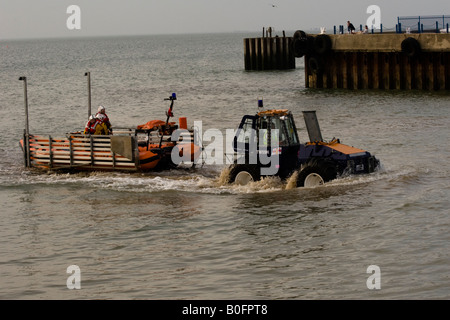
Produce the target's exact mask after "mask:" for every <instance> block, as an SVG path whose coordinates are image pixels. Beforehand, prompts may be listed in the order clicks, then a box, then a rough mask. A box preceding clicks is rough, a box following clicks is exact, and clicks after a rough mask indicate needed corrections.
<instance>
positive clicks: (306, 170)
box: [228, 109, 379, 187]
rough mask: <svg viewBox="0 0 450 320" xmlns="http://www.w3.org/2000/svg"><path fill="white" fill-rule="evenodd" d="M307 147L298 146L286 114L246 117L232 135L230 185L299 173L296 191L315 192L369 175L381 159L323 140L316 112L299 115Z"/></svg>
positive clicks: (284, 111)
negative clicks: (348, 176) (336, 181)
mask: <svg viewBox="0 0 450 320" xmlns="http://www.w3.org/2000/svg"><path fill="white" fill-rule="evenodd" d="M303 117H304V120H305V124H306V128H307V131H308V135H309V140H310V142H306V143H301V142H300V139H299V137H298V133H297V127H296V125H295V121H294V117H293V115H292V113H291V112H290V111H289V110H287V109H280V110H265V111H260V112H258V113H257V114H256V115H245V116H244V117H243V118H242V120H241V123H240V125H239V128H238V130H237V131H236V134H235V136H234V140H233V149H234V152H235V153H236V155H237V157H236V158H235V159H236V160H235V161H234V163H233V164H232V165H231V166H230V173H229V178H228V182H229V183H236V184H239V185H245V184H247V183H249V182H251V181H257V180H260V179H261V178H262V177H265V176H278V177H280V178H281V179H282V180H286V179H287V178H289V177H291V176H292V175H293V173H294V172H298V174H297V187H315V186H319V185H322V184H324V183H326V182H328V181H331V180H334V179H336V178H338V177H340V176H343V175H346V174H363V173H366V174H367V173H372V172H374V171H375V170H376V169H377V168H378V166H379V160H378V159H376V158H375V157H374V156H372V155H371V154H370V153H369V152H368V151H365V150H362V149H358V148H355V147H351V146H348V145H345V144H342V143H341V142H340V140H339V139H335V138H333V139H332V140H331V141H329V142H326V141H324V140H323V138H322V134H321V131H320V127H319V123H318V120H317V117H316V112H315V111H303Z"/></svg>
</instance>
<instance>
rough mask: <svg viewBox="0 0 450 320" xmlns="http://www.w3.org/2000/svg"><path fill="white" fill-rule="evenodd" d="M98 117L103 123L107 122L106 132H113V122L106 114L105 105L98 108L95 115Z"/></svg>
mask: <svg viewBox="0 0 450 320" xmlns="http://www.w3.org/2000/svg"><path fill="white" fill-rule="evenodd" d="M95 116H96V117H97V119H99V120H100V121H101V122H102V123H103V124H105V126H106V129H107V131H106V132H107V133H106V134H112V126H111V122H110V121H109V117H108V116H107V115H106V110H105V107H104V106H99V107H98V110H97V114H96V115H95Z"/></svg>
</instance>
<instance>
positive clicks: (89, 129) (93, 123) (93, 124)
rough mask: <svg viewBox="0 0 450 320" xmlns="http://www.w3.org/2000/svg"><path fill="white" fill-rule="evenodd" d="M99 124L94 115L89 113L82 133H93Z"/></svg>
mask: <svg viewBox="0 0 450 320" xmlns="http://www.w3.org/2000/svg"><path fill="white" fill-rule="evenodd" d="M98 124H99V121H98V119H97V118H96V117H95V115H93V114H92V115H90V116H89V120H88V122H87V123H86V126H85V128H84V131H83V133H84V134H95V133H96V130H97V126H98Z"/></svg>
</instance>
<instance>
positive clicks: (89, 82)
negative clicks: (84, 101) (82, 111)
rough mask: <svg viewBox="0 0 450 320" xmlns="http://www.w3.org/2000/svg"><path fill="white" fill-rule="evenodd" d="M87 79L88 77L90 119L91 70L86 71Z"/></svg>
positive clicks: (89, 113) (89, 111) (89, 110)
mask: <svg viewBox="0 0 450 320" xmlns="http://www.w3.org/2000/svg"><path fill="white" fill-rule="evenodd" d="M84 75H85V76H86V77H87V79H88V119H89V117H90V115H91V114H92V113H91V112H92V111H91V73H90V72H86V73H85V74H84Z"/></svg>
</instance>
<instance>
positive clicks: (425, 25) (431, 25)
mask: <svg viewBox="0 0 450 320" xmlns="http://www.w3.org/2000/svg"><path fill="white" fill-rule="evenodd" d="M449 24H450V15H438V16H408V17H398V18H397V25H396V31H397V33H403V32H405V31H406V32H411V33H424V32H436V33H441V32H446V33H449Z"/></svg>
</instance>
